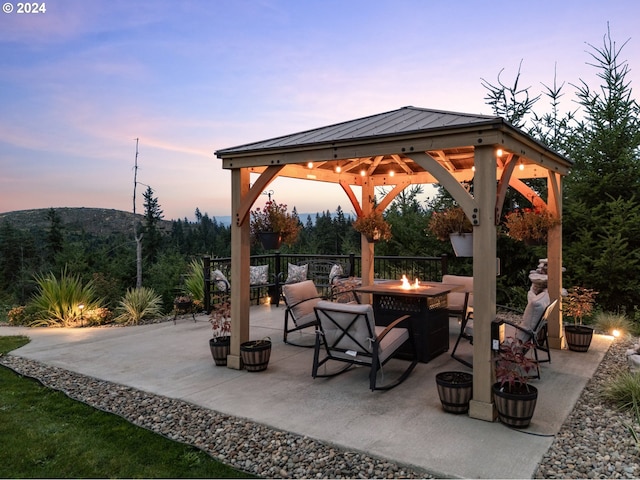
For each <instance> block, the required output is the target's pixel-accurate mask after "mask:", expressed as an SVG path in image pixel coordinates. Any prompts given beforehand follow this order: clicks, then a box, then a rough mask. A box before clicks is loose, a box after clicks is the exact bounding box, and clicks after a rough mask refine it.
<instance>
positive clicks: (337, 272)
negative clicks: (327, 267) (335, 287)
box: [329, 263, 344, 285]
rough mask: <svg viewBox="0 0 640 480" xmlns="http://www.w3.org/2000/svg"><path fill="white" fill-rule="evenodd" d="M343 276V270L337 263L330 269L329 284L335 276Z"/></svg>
mask: <svg viewBox="0 0 640 480" xmlns="http://www.w3.org/2000/svg"><path fill="white" fill-rule="evenodd" d="M342 276H344V270H343V269H342V265H338V264H337V263H336V264H335V265H333V266H332V267H331V271H330V272H329V284H331V285H332V284H333V281H334V280H335V279H336V278H340V277H342Z"/></svg>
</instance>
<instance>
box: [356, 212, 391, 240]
mask: <svg viewBox="0 0 640 480" xmlns="http://www.w3.org/2000/svg"><path fill="white" fill-rule="evenodd" d="M353 228H354V229H355V230H356V231H357V232H360V233H361V234H362V235H364V236H365V237H366V239H367V240H368V241H369V242H377V241H379V240H385V241H386V240H389V239H390V238H391V225H389V223H388V222H387V221H386V220H385V219H384V217H383V216H382V213H380V212H378V211H376V210H371V212H370V213H369V214H367V215H363V216H361V217H358V218H357V219H356V221H355V222H353Z"/></svg>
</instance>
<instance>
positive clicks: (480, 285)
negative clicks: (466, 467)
mask: <svg viewBox="0 0 640 480" xmlns="http://www.w3.org/2000/svg"><path fill="white" fill-rule="evenodd" d="M474 164H475V179H474V186H475V188H474V194H475V199H476V202H477V205H478V209H479V212H478V213H479V225H476V226H474V227H473V253H474V255H473V278H474V284H473V285H474V287H473V288H474V291H473V399H472V400H471V402H470V403H469V416H470V417H472V418H478V419H480V420H487V421H490V422H492V421H494V420H495V418H496V413H495V408H494V405H493V398H492V393H491V385H492V384H493V381H494V378H495V375H494V365H493V353H492V351H491V323H492V321H493V319H494V318H495V315H496V224H495V215H496V214H495V204H496V194H497V188H496V181H495V179H496V170H497V169H496V158H495V152H494V147H493V146H481V147H476V148H475V158H474Z"/></svg>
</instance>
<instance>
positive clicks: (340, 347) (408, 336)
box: [312, 300, 418, 391]
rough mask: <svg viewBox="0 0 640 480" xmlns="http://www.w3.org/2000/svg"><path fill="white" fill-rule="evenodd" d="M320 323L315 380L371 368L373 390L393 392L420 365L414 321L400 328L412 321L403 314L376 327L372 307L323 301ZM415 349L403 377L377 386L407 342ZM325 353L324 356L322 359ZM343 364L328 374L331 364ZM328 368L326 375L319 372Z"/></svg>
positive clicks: (320, 307) (315, 356)
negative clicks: (351, 370) (386, 367)
mask: <svg viewBox="0 0 640 480" xmlns="http://www.w3.org/2000/svg"><path fill="white" fill-rule="evenodd" d="M314 310H315V314H316V317H317V320H318V326H317V328H316V343H315V351H314V355H313V370H312V376H313V378H317V377H333V376H335V375H339V374H341V373H343V372H346V371H347V370H349V369H350V368H351V367H353V366H354V365H360V366H365V367H369V368H370V370H369V388H371V390H372V391H373V390H389V389H391V388H393V387H395V386H397V385H400V384H401V383H402V382H404V381H405V380H406V378H407V377H408V376H409V374H410V373H411V371H412V370H413V369H414V368H415V366H416V364H417V363H418V357H417V353H416V346H415V341H414V336H413V332H412V330H411V322H410V321H408V322H407V328H404V327H400V326H399V325H400V324H401V323H402V322H404V321H405V320H408V319H409V318H410V316H409V315H403V316H401V317H399V318H397V319H396V320H394V321H393V322H392V323H391V324H390V325H388V326H386V327H383V326H376V325H375V319H374V315H373V307H372V306H371V305H369V304H362V305H361V304H356V303H336V302H329V301H324V300H323V301H320V302H318V304H317V305H316V307H315V309H314ZM405 342H410V344H411V346H412V349H411V351H412V354H413V355H412V359H411V360H410V361H409V364H408V366H407V368H405V369H404V370H403V371H402V373H401V374H400V376H399V377H398V378H397V379H395V380H394V381H390V382H389V383H386V384H384V385H378V384H377V378H378V373H379V372H381V371H382V367H383V365H385V364H386V363H387V362H388V361H389V360H391V358H393V356H394V354H395V353H396V352H397V351H398V349H399V348H400V347H401V346H402V345H403V344H404V343H405ZM321 353H322V354H323V357H322V358H320V355H321ZM334 361H335V362H338V363H343V364H346V365H340V366H339V367H336V368H335V369H333V370H331V371H330V372H328V373H327V368H328V365H327V363H328V362H334ZM323 365H324V371H325V373H322V374H321V373H319V369H320V367H321V366H323Z"/></svg>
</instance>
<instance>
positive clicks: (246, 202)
mask: <svg viewBox="0 0 640 480" xmlns="http://www.w3.org/2000/svg"><path fill="white" fill-rule="evenodd" d="M283 167H284V165H274V166H271V167H267V168H266V170H265V171H264V172H263V173H262V174H261V175H260V176H259V177H258V180H256V182H255V183H254V184H253V185H252V186H251V188H250V189H249V192H247V194H246V195H244V196H243V198H242V202H241V203H240V206H239V208H238V211H237V212H236V225H238V226H240V225H243V224H244V222H246V221H247V218H248V217H249V212H250V211H251V207H252V206H253V204H254V203H255V201H256V200H257V198H258V196H260V195H262V192H264V190H265V188H267V186H268V185H269V184H270V183H271V182H272V181H273V180H274V179H275V178H276V177H277V176H278V173H279V172H280V170H282V168H283Z"/></svg>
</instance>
